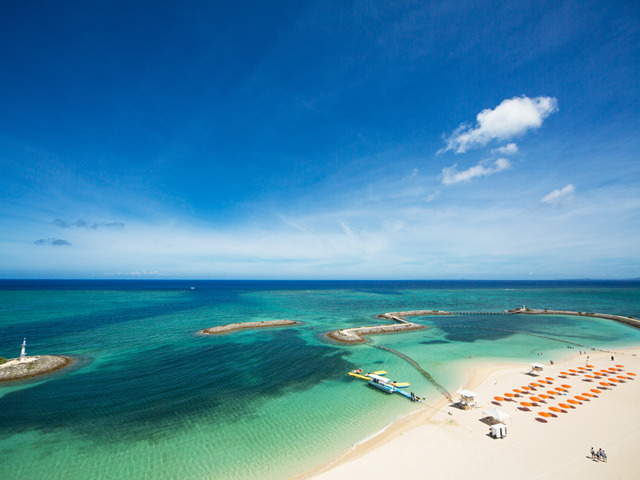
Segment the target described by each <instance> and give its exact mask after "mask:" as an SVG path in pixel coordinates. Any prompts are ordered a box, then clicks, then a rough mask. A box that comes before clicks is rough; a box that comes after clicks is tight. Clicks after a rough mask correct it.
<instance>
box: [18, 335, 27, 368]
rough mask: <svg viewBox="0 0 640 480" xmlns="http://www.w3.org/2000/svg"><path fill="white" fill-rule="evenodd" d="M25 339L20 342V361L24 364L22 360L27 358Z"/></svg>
mask: <svg viewBox="0 0 640 480" xmlns="http://www.w3.org/2000/svg"><path fill="white" fill-rule="evenodd" d="M26 349H27V339H26V338H25V339H24V340H23V341H22V350H20V361H21V362H24V359H25V358H27V350H26Z"/></svg>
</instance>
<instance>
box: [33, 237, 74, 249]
mask: <svg viewBox="0 0 640 480" xmlns="http://www.w3.org/2000/svg"><path fill="white" fill-rule="evenodd" d="M33 243H34V244H35V245H50V246H52V247H61V246H64V245H71V242H68V241H66V240H62V239H61V238H41V239H39V240H36V241H35V242H33Z"/></svg>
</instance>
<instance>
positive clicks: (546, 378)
mask: <svg viewBox="0 0 640 480" xmlns="http://www.w3.org/2000/svg"><path fill="white" fill-rule="evenodd" d="M544 379H545V380H549V381H550V382H553V381H554V380H555V379H554V378H553V377H544Z"/></svg>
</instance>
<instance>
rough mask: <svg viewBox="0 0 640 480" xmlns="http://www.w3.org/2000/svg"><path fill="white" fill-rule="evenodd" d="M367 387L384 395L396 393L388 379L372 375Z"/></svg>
mask: <svg viewBox="0 0 640 480" xmlns="http://www.w3.org/2000/svg"><path fill="white" fill-rule="evenodd" d="M369 385H371V386H372V387H374V388H377V389H378V390H382V391H383V392H386V393H396V391H397V390H398V389H397V388H396V387H395V386H394V385H393V383H392V382H391V380H389V379H388V378H384V377H379V376H378V375H373V374H372V375H371V380H369Z"/></svg>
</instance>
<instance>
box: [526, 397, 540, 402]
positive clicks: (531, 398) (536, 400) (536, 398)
mask: <svg viewBox="0 0 640 480" xmlns="http://www.w3.org/2000/svg"><path fill="white" fill-rule="evenodd" d="M529 400H531V401H533V402H541V401H542V399H541V398H540V397H529Z"/></svg>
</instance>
